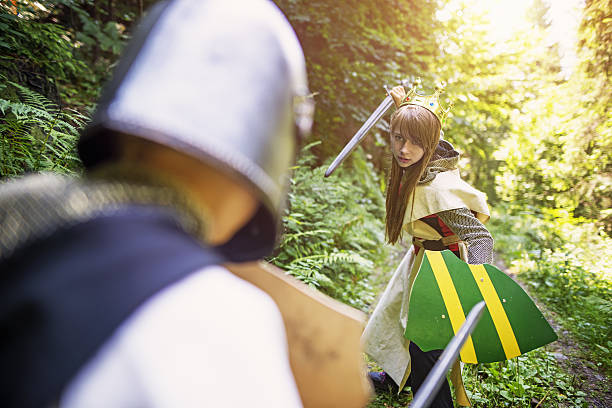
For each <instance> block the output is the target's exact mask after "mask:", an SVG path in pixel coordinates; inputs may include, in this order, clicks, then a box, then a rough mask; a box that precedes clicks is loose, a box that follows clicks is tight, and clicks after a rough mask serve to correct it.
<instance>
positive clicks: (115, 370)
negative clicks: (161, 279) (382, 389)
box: [59, 266, 302, 408]
mask: <svg viewBox="0 0 612 408" xmlns="http://www.w3.org/2000/svg"><path fill="white" fill-rule="evenodd" d="M92 324H95V322H92ZM59 405H60V407H62V408H77V407H79V408H81V407H87V408H95V407H118V408H120V407H130V408H131V407H169V408H170V407H172V408H175V407H182V408H187V407H221V406H224V407H301V406H302V403H301V400H300V397H299V393H298V390H297V387H296V384H295V380H294V378H293V374H292V372H291V368H290V366H289V357H288V349H287V340H286V336H285V328H284V324H283V320H282V317H281V314H280V312H279V311H278V308H277V307H276V304H275V303H274V301H272V299H271V298H270V297H268V295H267V294H265V293H264V292H263V291H261V290H260V289H258V288H256V287H255V286H253V285H251V284H250V283H247V282H245V281H243V280H242V279H240V278H238V277H236V276H235V275H233V274H232V273H230V272H229V271H227V270H226V269H225V268H222V267H219V266H213V267H208V268H205V269H203V270H201V271H198V272H196V273H194V274H192V275H190V276H189V277H187V278H185V279H183V280H181V281H179V282H177V283H175V284H173V285H171V286H169V287H167V288H165V289H164V290H162V291H161V292H160V293H158V294H157V295H155V296H154V297H152V298H151V299H149V300H148V301H147V302H146V303H145V304H143V305H142V306H141V307H140V308H139V309H137V310H136V312H135V313H133V314H132V316H131V317H130V318H129V319H127V320H126V321H125V322H124V323H123V324H122V325H121V326H120V327H119V328H118V330H117V331H116V332H115V333H114V334H113V335H112V336H111V338H110V339H109V340H108V341H107V342H106V344H105V345H104V346H103V347H102V348H101V350H100V351H99V352H98V353H97V355H96V356H95V357H94V358H92V360H90V361H89V363H88V364H86V365H85V366H84V367H83V368H82V369H81V370H80V372H79V373H78V374H77V376H76V377H75V378H74V379H73V380H72V381H71V382H70V384H69V385H68V387H67V388H66V390H65V391H64V393H63V395H62V397H61V400H60V404H59Z"/></svg>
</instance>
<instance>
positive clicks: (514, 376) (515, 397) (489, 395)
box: [464, 349, 588, 408]
mask: <svg viewBox="0 0 612 408" xmlns="http://www.w3.org/2000/svg"><path fill="white" fill-rule="evenodd" d="M464 377H465V386H466V390H467V391H468V396H469V397H470V400H471V401H472V403H473V404H474V407H500V408H501V407H513V408H514V407H516V408H518V407H525V408H529V407H533V406H535V405H538V404H540V405H539V406H540V407H542V408H556V407H559V406H571V407H587V406H588V405H587V402H586V400H585V397H586V394H585V393H584V392H583V391H580V390H579V389H578V387H577V385H578V384H577V383H576V378H575V377H571V376H570V375H568V374H566V373H564V372H563V371H562V370H561V369H560V368H559V366H558V365H557V362H556V360H555V358H554V356H553V355H552V354H551V353H550V352H547V351H546V350H544V349H537V350H534V351H532V352H529V353H527V354H525V355H522V356H519V357H516V358H513V359H511V360H506V361H502V362H500V363H489V364H466V365H465V366H464Z"/></svg>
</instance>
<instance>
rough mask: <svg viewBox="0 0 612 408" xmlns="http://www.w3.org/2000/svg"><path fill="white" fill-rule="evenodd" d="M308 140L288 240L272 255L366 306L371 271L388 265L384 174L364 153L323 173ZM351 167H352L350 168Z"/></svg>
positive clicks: (294, 186) (286, 223)
mask: <svg viewBox="0 0 612 408" xmlns="http://www.w3.org/2000/svg"><path fill="white" fill-rule="evenodd" d="M315 144H316V143H313V144H310V145H308V146H306V147H305V148H304V149H303V151H302V154H301V157H300V159H299V161H298V164H297V166H296V168H295V172H294V174H293V178H292V180H291V192H290V194H289V198H290V207H289V208H288V209H287V211H286V214H285V216H284V217H283V227H284V235H283V240H282V242H281V244H280V246H279V248H278V250H277V253H276V254H275V256H274V257H273V258H272V259H271V261H272V262H273V263H274V264H276V265H278V266H279V267H281V268H283V269H285V270H286V271H287V272H289V273H290V274H291V275H293V276H295V277H297V278H298V279H300V280H302V281H303V282H305V283H307V284H309V285H311V286H314V287H317V288H318V289H320V290H321V291H323V292H324V293H327V294H329V295H330V296H332V297H334V298H336V299H338V300H340V301H342V302H345V303H347V304H350V305H352V306H354V307H357V308H360V309H362V310H366V309H367V307H368V306H369V305H370V304H371V303H372V301H373V299H374V298H373V297H374V289H373V288H372V284H371V282H370V277H371V275H372V274H373V272H374V270H375V269H376V268H380V267H382V266H384V265H385V261H386V259H387V255H388V250H387V248H386V247H385V245H384V226H383V220H384V210H383V208H384V198H383V196H382V192H381V189H380V185H381V183H380V179H379V178H378V176H377V174H376V172H375V171H374V169H373V166H372V164H371V163H369V162H367V161H366V160H365V159H364V157H363V154H362V153H359V152H358V153H356V154H354V155H353V157H352V162H350V163H351V164H350V165H349V164H347V165H346V166H344V169H339V170H338V172H337V173H334V175H333V176H332V177H330V178H327V179H326V178H324V176H323V174H324V172H325V168H324V167H325V166H321V167H316V168H314V169H311V168H310V167H309V166H310V165H311V164H312V163H314V161H315V157H314V156H313V154H312V153H311V152H310V149H311V148H312V147H314V145H315ZM349 168H350V170H348V169H349Z"/></svg>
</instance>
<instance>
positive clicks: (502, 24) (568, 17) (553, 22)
mask: <svg viewBox="0 0 612 408" xmlns="http://www.w3.org/2000/svg"><path fill="white" fill-rule="evenodd" d="M533 3H534V0H451V1H450V2H449V3H448V5H447V6H446V7H444V9H443V10H441V11H440V12H439V13H438V17H439V18H440V19H442V20H446V19H448V18H450V13H461V12H462V11H461V10H462V9H464V8H475V9H477V10H480V11H481V12H482V14H483V15H484V16H486V17H487V19H488V20H490V25H489V26H488V31H489V33H490V39H491V40H493V41H495V42H497V43H499V44H500V47H503V43H504V42H506V41H507V40H508V39H510V38H512V37H513V36H516V35H517V33H519V32H521V31H522V32H525V31H526V32H529V28H530V26H531V24H532V23H530V22H529V21H528V20H527V18H526V16H527V13H528V10H529V8H530V7H532V6H533ZM544 3H545V4H547V5H548V6H549V7H550V10H549V13H548V15H547V20H548V21H549V22H550V27H549V28H548V30H547V33H548V40H549V42H550V43H551V44H552V43H558V44H559V49H560V52H561V53H562V65H563V70H564V71H565V73H566V74H569V73H570V72H571V71H572V69H573V67H574V66H575V64H576V53H575V46H576V30H577V28H578V22H579V21H580V11H579V10H581V9H582V7H583V6H584V1H583V0H544Z"/></svg>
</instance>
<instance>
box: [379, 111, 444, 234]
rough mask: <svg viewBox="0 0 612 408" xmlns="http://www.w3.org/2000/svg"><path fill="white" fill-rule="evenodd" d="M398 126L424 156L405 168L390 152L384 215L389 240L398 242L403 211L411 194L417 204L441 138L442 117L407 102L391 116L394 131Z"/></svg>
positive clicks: (402, 222) (404, 212)
mask: <svg viewBox="0 0 612 408" xmlns="http://www.w3.org/2000/svg"><path fill="white" fill-rule="evenodd" d="M397 130H399V133H400V134H401V135H402V136H404V137H406V138H410V140H411V142H412V143H414V144H416V145H418V146H420V147H421V148H422V149H423V157H422V158H421V160H419V161H418V162H416V163H414V164H413V165H411V166H409V167H406V168H402V167H400V165H399V164H398V163H397V161H396V160H395V158H394V157H393V156H391V171H390V172H389V182H388V183H387V202H386V207H387V214H386V219H385V224H386V228H385V230H386V237H387V242H389V243H390V244H395V243H396V242H397V241H398V240H399V239H400V238H401V236H402V227H403V225H404V215H405V214H406V207H407V206H408V200H409V197H411V196H412V206H413V208H414V191H415V188H416V185H417V183H418V181H419V179H420V178H421V175H422V174H423V172H424V171H425V168H426V167H427V164H428V163H429V160H430V159H431V156H432V155H433V152H434V151H435V150H436V146H437V145H438V142H439V141H440V121H438V119H437V118H436V117H435V115H434V114H433V113H431V112H430V111H428V110H427V109H425V108H422V107H420V106H416V105H406V106H403V107H401V108H400V109H398V110H396V111H395V112H394V113H393V115H392V116H391V134H393V132H394V131H397ZM413 208H411V212H412V209H413Z"/></svg>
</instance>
